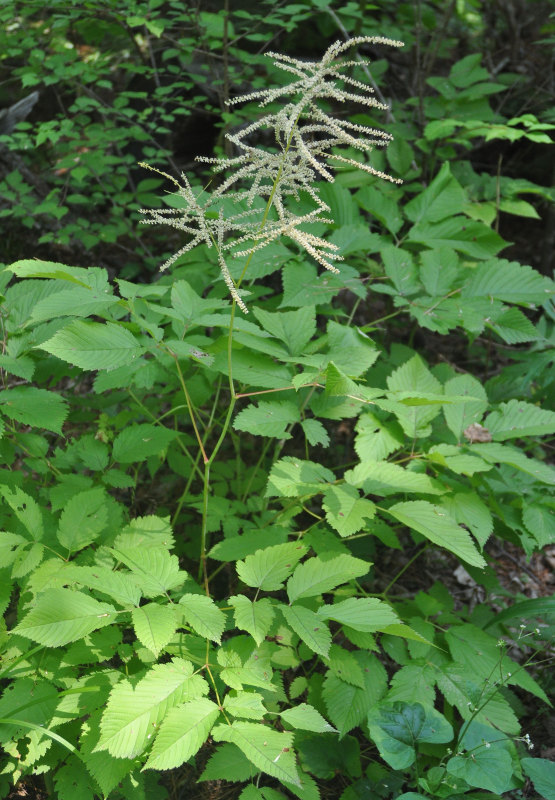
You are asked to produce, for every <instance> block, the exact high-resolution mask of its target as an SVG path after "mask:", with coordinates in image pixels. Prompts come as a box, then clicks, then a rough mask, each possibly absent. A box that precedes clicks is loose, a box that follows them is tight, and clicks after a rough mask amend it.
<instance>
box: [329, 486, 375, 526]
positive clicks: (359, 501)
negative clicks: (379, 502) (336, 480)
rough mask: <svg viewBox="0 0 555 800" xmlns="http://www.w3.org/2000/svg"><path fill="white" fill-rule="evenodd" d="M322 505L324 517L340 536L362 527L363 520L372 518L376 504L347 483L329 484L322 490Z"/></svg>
mask: <svg viewBox="0 0 555 800" xmlns="http://www.w3.org/2000/svg"><path fill="white" fill-rule="evenodd" d="M322 507H323V509H324V511H325V512H326V519H327V521H328V522H329V524H330V525H331V526H332V528H335V530H336V531H337V532H338V533H339V535H340V536H352V534H353V533H357V532H358V531H360V530H361V529H362V528H364V524H365V522H364V521H365V520H366V519H372V517H373V516H374V515H375V513H376V506H375V505H374V503H372V502H371V501H370V500H364V499H363V498H361V497H360V496H359V493H358V491H357V490H356V489H355V488H354V487H353V486H350V485H349V484H340V485H339V486H329V487H328V488H327V489H326V490H325V492H324V500H323V502H322Z"/></svg>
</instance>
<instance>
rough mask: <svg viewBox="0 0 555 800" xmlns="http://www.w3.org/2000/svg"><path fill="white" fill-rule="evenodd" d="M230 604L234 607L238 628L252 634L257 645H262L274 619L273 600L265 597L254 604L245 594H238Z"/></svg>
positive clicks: (231, 598) (230, 600)
mask: <svg viewBox="0 0 555 800" xmlns="http://www.w3.org/2000/svg"><path fill="white" fill-rule="evenodd" d="M228 602H229V605H231V606H233V611H234V617H235V624H236V626H237V627H238V628H240V629H241V630H244V631H247V633H250V635H251V636H252V637H253V639H254V641H255V642H256V644H257V645H260V644H262V642H263V641H264V639H265V638H266V635H267V634H268V631H269V630H270V628H271V627H272V622H273V619H274V609H273V606H272V602H271V600H269V599H268V598H267V597H263V598H262V599H261V600H256V601H254V602H253V601H252V600H249V598H248V597H245V595H243V594H236V595H233V597H230V598H229V601H228Z"/></svg>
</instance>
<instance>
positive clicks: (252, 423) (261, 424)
mask: <svg viewBox="0 0 555 800" xmlns="http://www.w3.org/2000/svg"><path fill="white" fill-rule="evenodd" d="M300 419H301V417H300V413H299V409H298V407H297V405H296V404H295V403H293V402H291V401H290V400H280V401H274V402H265V401H261V402H259V404H258V406H256V405H254V404H252V403H251V405H249V406H247V408H244V409H243V410H242V411H240V412H239V413H238V414H237V416H236V417H235V420H234V422H233V427H234V428H235V430H237V431H245V432H246V433H250V434H252V435H254V436H273V437H275V438H280V439H290V438H291V434H290V433H288V431H287V426H288V425H292V424H294V423H295V422H300Z"/></svg>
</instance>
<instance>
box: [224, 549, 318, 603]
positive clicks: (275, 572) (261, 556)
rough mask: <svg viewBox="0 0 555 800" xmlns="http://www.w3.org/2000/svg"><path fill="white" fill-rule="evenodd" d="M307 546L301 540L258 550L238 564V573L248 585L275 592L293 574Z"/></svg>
mask: <svg viewBox="0 0 555 800" xmlns="http://www.w3.org/2000/svg"><path fill="white" fill-rule="evenodd" d="M305 553H306V547H305V546H304V545H303V544H300V543H299V542H285V543H284V544H276V545H274V547H266V548H265V549H264V550H257V551H256V553H254V554H253V555H250V556H247V557H246V558H245V560H244V561H238V562H237V564H236V567H237V574H238V575H239V577H240V579H241V580H242V581H243V583H246V584H247V586H253V587H255V588H256V589H262V590H264V591H265V592H275V591H277V590H278V589H281V587H282V586H283V582H284V580H285V579H286V578H287V577H288V576H289V575H290V574H291V572H292V571H293V569H294V568H295V565H296V563H297V561H299V559H301V558H302V557H303V556H304V555H305Z"/></svg>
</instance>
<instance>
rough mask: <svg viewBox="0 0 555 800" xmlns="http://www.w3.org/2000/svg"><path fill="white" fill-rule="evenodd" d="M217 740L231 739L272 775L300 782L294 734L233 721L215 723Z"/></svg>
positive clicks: (296, 783)
mask: <svg viewBox="0 0 555 800" xmlns="http://www.w3.org/2000/svg"><path fill="white" fill-rule="evenodd" d="M212 737H213V739H214V741H216V742H222V741H223V742H232V743H233V744H236V745H237V747H239V748H240V749H241V750H242V751H243V753H244V754H245V755H246V756H247V758H248V759H249V760H250V761H252V763H253V764H254V765H255V767H258V769H260V770H262V772H265V773H266V774H268V775H271V776H272V777H274V778H278V779H279V780H282V781H289V782H290V783H293V784H295V785H296V786H299V785H300V780H299V775H298V773H297V767H296V765H295V754H294V753H293V750H292V747H293V734H291V733H279V732H278V731H275V730H272V728H268V727H267V726H266V725H261V724H257V723H256V722H233V723H232V724H231V725H218V726H217V727H216V728H214V730H213V731H212Z"/></svg>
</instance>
